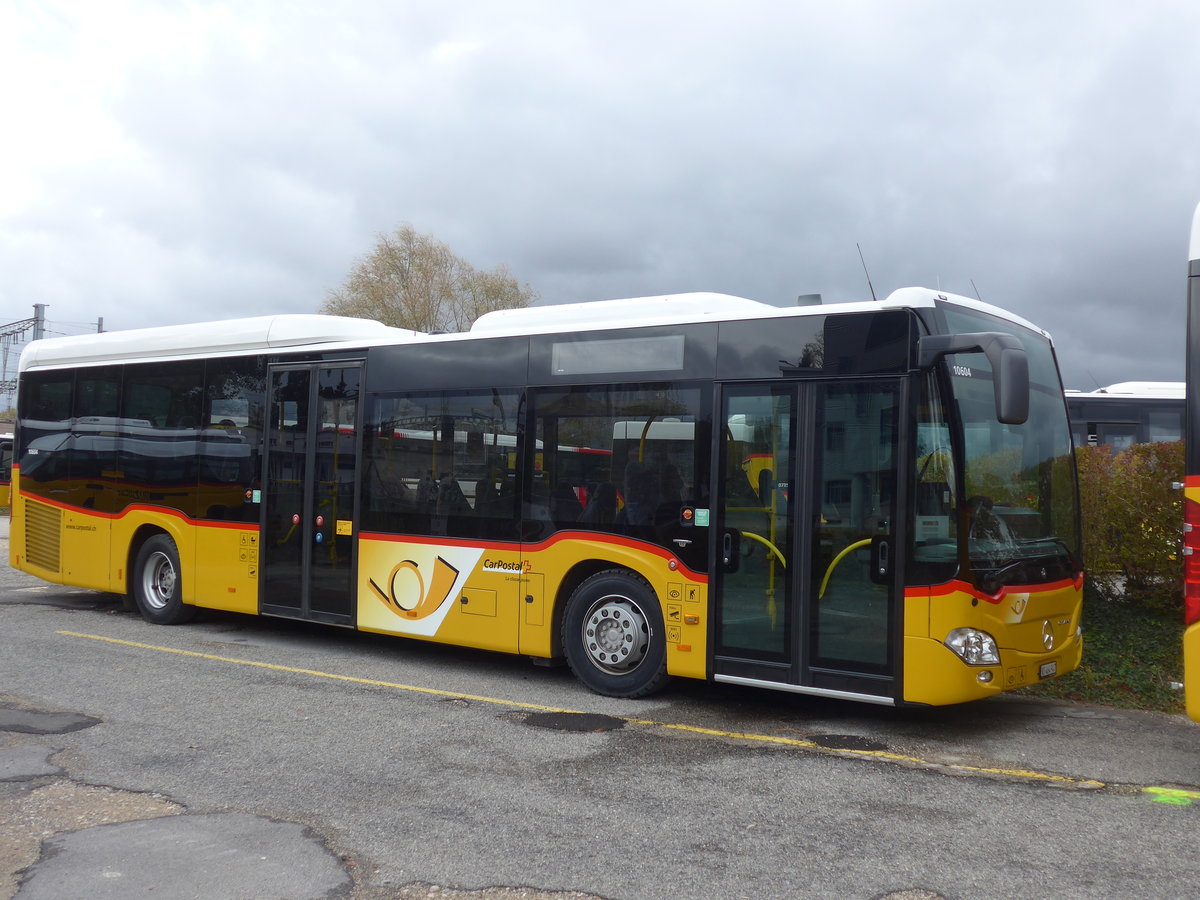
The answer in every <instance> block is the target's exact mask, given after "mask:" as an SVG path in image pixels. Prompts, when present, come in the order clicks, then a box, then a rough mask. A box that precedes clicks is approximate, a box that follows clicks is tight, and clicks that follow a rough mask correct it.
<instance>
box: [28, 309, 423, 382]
mask: <svg viewBox="0 0 1200 900" xmlns="http://www.w3.org/2000/svg"><path fill="white" fill-rule="evenodd" d="M421 336H422V335H421V334H420V332H416V331H407V330H405V329H402V328H390V327H388V326H387V325H384V324H382V323H380V322H376V321H373V320H371V319H355V318H350V317H348V316H318V315H305V314H294V315H278V316H257V317H255V318H250V319H225V320H222V321H218V322H199V323H197V324H194V325H164V326H161V327H158V328H135V329H131V330H129V331H106V332H104V333H102V334H84V335H77V336H73V337H60V338H46V339H44V340H40V341H34V342H32V343H31V344H29V345H27V346H26V347H25V349H24V351H22V353H21V364H20V370H21V371H24V370H25V369H27V368H31V367H36V366H67V365H74V364H81V363H94V362H97V361H99V360H113V361H117V362H125V361H129V360H134V359H155V358H160V357H174V358H178V357H187V356H193V357H200V356H209V355H213V354H218V353H246V352H255V351H257V352H262V351H268V350H279V349H286V348H288V347H303V346H308V345H312V344H328V343H344V342H347V341H349V342H352V343H354V344H357V345H362V344H367V343H384V342H389V341H395V340H397V339H406V340H413V339H416V338H418V337H421Z"/></svg>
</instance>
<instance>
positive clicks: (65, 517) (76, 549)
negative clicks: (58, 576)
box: [62, 508, 113, 591]
mask: <svg viewBox="0 0 1200 900" xmlns="http://www.w3.org/2000/svg"><path fill="white" fill-rule="evenodd" d="M62 529H63V530H62V580H63V583H64V584H73V585H75V586H76V587H81V588H91V589H93V590H97V591H110V590H112V589H113V587H112V584H113V567H112V565H111V564H110V563H111V560H110V559H109V551H110V549H111V547H112V518H111V517H110V516H106V515H98V514H95V513H89V512H87V511H86V510H82V509H73V508H68V509H64V510H63V512H62Z"/></svg>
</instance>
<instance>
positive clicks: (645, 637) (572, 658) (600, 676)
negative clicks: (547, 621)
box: [562, 569, 670, 698]
mask: <svg viewBox="0 0 1200 900" xmlns="http://www.w3.org/2000/svg"><path fill="white" fill-rule="evenodd" d="M562 639H563V648H564V649H565V651H566V655H567V663H568V664H569V665H570V666H571V671H572V672H574V673H575V677H576V678H578V679H579V680H580V681H582V682H583V683H584V684H585V685H586V686H587V687H588V688H590V689H591V690H593V691H595V692H596V693H597V694H603V695H605V696H606V697H630V698H632V697H645V696H646V695H648V694H652V693H654V692H655V691H657V690H659V689H661V688H662V687H663V686H664V685H665V684H666V683H667V682H668V681H669V680H670V678H669V676H668V675H667V643H666V639H665V635H664V630H663V619H662V610H661V609H660V608H659V604H658V598H657V597H656V596H655V595H654V591H653V590H652V589H651V588H650V585H649V584H647V583H646V582H645V581H644V580H642V579H641V578H639V577H637V576H636V575H633V574H631V573H628V572H624V571H620V570H616V569H610V570H608V571H606V572H599V573H597V574H595V575H593V576H592V577H591V578H588V579H587V580H586V581H584V582H583V584H581V585H580V586H579V587H578V588H576V589H575V592H574V593H573V594H571V598H570V600H568V601H567V610H566V614H565V615H564V616H563V623H562Z"/></svg>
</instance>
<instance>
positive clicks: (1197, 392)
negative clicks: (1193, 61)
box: [1183, 205, 1200, 722]
mask: <svg viewBox="0 0 1200 900" xmlns="http://www.w3.org/2000/svg"><path fill="white" fill-rule="evenodd" d="M1186 377H1187V382H1186V396H1187V400H1186V403H1187V412H1186V415H1185V417H1184V420H1185V423H1186V424H1185V447H1186V451H1185V453H1186V467H1185V469H1186V475H1185V478H1184V500H1183V571H1184V576H1183V581H1184V586H1183V619H1184V628H1185V630H1184V633H1183V684H1184V690H1185V691H1186V698H1187V699H1186V706H1187V714H1188V715H1189V716H1190V717H1191V718H1193V719H1195V720H1196V721H1197V722H1200V552H1198V551H1200V431H1198V429H1200V409H1197V406H1196V404H1197V403H1198V402H1200V205H1198V206H1197V207H1196V212H1195V215H1194V217H1193V219H1192V236H1191V242H1190V244H1189V247H1188V291H1187V376H1186Z"/></svg>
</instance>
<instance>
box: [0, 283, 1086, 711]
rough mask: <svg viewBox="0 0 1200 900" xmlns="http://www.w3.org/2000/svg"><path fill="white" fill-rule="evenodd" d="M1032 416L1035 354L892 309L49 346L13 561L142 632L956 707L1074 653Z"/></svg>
mask: <svg viewBox="0 0 1200 900" xmlns="http://www.w3.org/2000/svg"><path fill="white" fill-rule="evenodd" d="M614 323H620V324H614ZM1062 398H1063V392H1062V384H1061V380H1060V378H1059V375H1058V371H1057V367H1056V365H1055V361H1054V354H1053V348H1052V345H1051V342H1050V340H1049V336H1048V335H1046V334H1045V333H1044V332H1041V331H1040V330H1038V329H1036V328H1035V327H1033V326H1032V325H1030V324H1029V323H1027V322H1024V321H1023V320H1020V319H1018V318H1016V317H1014V316H1012V315H1010V314H1008V313H1005V312H1003V311H1001V310H999V309H996V308H995V307H991V306H989V305H986V304H983V303H980V302H977V301H974V300H969V299H967V298H962V297H954V296H951V295H947V294H942V293H936V292H933V291H929V290H925V289H920V288H906V289H903V290H900V291H897V292H894V293H893V294H892V295H891V296H889V297H888V298H886V299H885V300H884V301H882V302H878V303H876V302H870V303H854V304H839V305H830V306H824V307H802V308H795V309H778V308H774V307H769V306H765V305H763V304H759V303H754V302H753V301H749V300H743V299H741V298H734V297H727V296H723V295H715V294H701V295H680V296H671V297H660V298H641V299H635V300H627V301H606V302H600V303H589V304H577V305H572V306H552V307H539V308H535V309H528V310H510V311H504V312H499V313H491V314H489V315H487V316H484V317H482V318H481V319H480V320H479V321H478V322H476V323H475V325H474V327H473V328H472V330H471V332H469V333H466V334H453V335H423V334H416V333H413V332H407V331H401V330H397V329H390V328H386V327H384V326H382V325H379V324H378V323H373V322H368V321H364V320H354V319H350V320H347V319H331V318H328V317H314V316H277V317H268V318H263V319H250V320H237V321H232V322H218V323H208V324H200V325H192V326H180V327H171V328H162V329H146V330H142V331H137V332H109V333H105V334H99V335H88V336H83V337H76V338H54V339H50V340H44V341H38V342H35V343H33V344H31V345H29V347H28V348H27V349H26V350H25V352H24V354H23V355H22V359H21V370H20V385H19V397H18V412H19V422H18V430H17V459H18V464H17V466H16V468H15V472H16V476H15V477H16V481H15V485H16V487H15V490H14V495H15V496H14V500H13V524H12V537H11V540H10V548H11V549H10V553H11V561H12V564H13V565H14V566H15V567H17V568H20V569H23V570H25V571H29V572H32V573H34V574H36V575H39V576H41V577H42V578H45V579H47V580H50V581H58V582H62V583H66V584H74V585H79V586H82V587H88V588H95V589H98V590H107V591H115V592H121V593H127V594H128V597H129V602H130V604H131V605H132V606H134V607H135V608H137V609H138V610H139V611H140V612H141V614H142V615H143V616H144V617H145V618H146V619H147V620H148V621H150V622H153V623H160V624H174V623H180V622H183V621H185V620H186V619H187V618H189V616H190V615H191V614H192V613H194V612H195V610H196V609H197V608H199V607H208V608H212V609H222V610H230V611H234V612H242V613H254V614H263V615H274V616H282V617H287V618H295V619H303V620H309V621H316V622H322V623H326V624H330V625H337V626H342V627H349V628H358V629H361V630H366V631H373V632H379V633H385V634H395V635H399V636H406V637H410V638H420V639H425V640H434V641H441V642H445V643H450V644H456V645H463V646H472V647H479V648H483V649H490V650H498V651H505V652H510V653H521V654H523V655H527V656H530V657H534V658H541V659H565V660H566V662H567V663H568V664H569V665H570V666H571V668H572V670H573V671H574V672H575V674H576V675H577V676H578V677H579V678H580V680H581V681H583V682H584V683H585V684H586V685H587V686H588V687H589V688H591V689H593V690H595V691H597V692H600V693H603V694H607V695H611V696H622V697H636V696H642V695H645V694H648V693H650V692H652V691H654V690H656V689H658V688H660V687H661V686H662V685H663V684H664V683H665V681H666V679H667V678H668V676H684V677H694V678H704V679H709V680H714V681H722V682H729V683H736V684H746V685H755V686H760V687H766V688H771V689H776V690H783V691H792V692H797V693H806V694H817V695H822V696H832V697H841V698H846V699H853V700H860V701H866V702H872V703H881V704H889V705H894V704H903V703H913V704H946V703H956V702H962V701H966V700H971V699H978V698H983V697H988V696H992V695H995V694H997V693H999V692H1001V691H1005V690H1009V689H1013V688H1016V687H1020V686H1022V685H1026V684H1031V683H1035V682H1038V681H1040V680H1043V679H1046V678H1051V677H1054V676H1056V675H1060V674H1063V673H1065V672H1068V671H1071V670H1072V669H1074V668H1075V667H1076V666H1077V665H1078V663H1079V658H1080V653H1081V649H1082V637H1081V634H1080V629H1079V622H1080V604H1081V597H1082V584H1083V573H1082V570H1081V569H1080V566H1079V564H1078V561H1077V560H1078V550H1079V508H1078V491H1077V487H1076V479H1075V469H1074V459H1073V457H1072V454H1071V439H1070V429H1069V423H1068V420H1067V416H1066V411H1065V407H1064V403H1063V399H1062Z"/></svg>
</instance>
